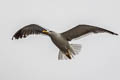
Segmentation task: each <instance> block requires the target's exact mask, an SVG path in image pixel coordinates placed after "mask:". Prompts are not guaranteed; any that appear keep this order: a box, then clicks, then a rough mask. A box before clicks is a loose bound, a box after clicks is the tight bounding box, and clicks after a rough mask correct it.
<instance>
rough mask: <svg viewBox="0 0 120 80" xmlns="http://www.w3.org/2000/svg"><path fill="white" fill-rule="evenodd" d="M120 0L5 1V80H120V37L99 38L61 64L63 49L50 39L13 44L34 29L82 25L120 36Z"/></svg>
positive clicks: (0, 75)
mask: <svg viewBox="0 0 120 80" xmlns="http://www.w3.org/2000/svg"><path fill="white" fill-rule="evenodd" d="M119 3H120V1H119V0H19V1H18V0H0V28H1V29H0V36H1V39H0V48H1V49H0V80H120V77H119V75H120V49H119V48H120V37H119V36H113V35H110V34H96V35H89V36H86V37H83V38H81V39H79V40H74V41H72V43H78V44H82V50H81V52H80V54H79V55H77V56H75V58H74V59H72V60H63V61H58V59H57V58H58V52H59V50H58V49H57V48H56V47H55V46H54V44H53V43H52V42H51V40H50V38H49V37H47V36H42V35H39V36H29V37H27V38H26V39H21V40H11V37H12V35H13V34H14V33H15V32H16V31H17V30H18V29H20V28H22V27H23V26H25V25H28V24H32V23H35V24H39V25H41V26H43V27H46V28H48V29H51V30H54V31H57V32H62V31H66V30H68V29H70V28H72V27H74V26H76V25H78V24H89V25H95V26H100V27H102V28H105V29H108V30H111V31H113V32H116V33H118V34H120V22H119V21H120V9H119V7H120V5H119Z"/></svg>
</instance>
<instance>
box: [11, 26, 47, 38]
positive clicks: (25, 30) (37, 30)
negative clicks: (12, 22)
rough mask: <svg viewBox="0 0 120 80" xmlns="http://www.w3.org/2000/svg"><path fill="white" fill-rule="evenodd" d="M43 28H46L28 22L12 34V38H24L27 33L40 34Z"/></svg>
mask: <svg viewBox="0 0 120 80" xmlns="http://www.w3.org/2000/svg"><path fill="white" fill-rule="evenodd" d="M43 30H46V29H44V28H42V27H41V26H39V25H37V24H30V25H27V26H25V27H23V28H21V29H20V30H18V31H17V32H16V33H15V34H14V35H13V37H12V39H13V38H15V39H19V38H26V37H27V36H28V35H31V34H40V33H42V31H43ZM42 34H45V33H42Z"/></svg>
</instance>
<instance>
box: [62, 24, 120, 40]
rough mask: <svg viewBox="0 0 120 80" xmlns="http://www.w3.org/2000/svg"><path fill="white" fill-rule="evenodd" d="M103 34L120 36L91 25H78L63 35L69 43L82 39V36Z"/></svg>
mask: <svg viewBox="0 0 120 80" xmlns="http://www.w3.org/2000/svg"><path fill="white" fill-rule="evenodd" d="M91 32H93V33H103V32H107V33H110V34H113V35H118V34H117V33H114V32H112V31H109V30H106V29H103V28H99V27H96V26H91V25H78V26H76V27H74V28H72V29H70V30H68V31H66V32H63V33H61V35H62V36H63V37H64V38H65V39H66V40H68V41H71V40H72V39H74V38H77V37H80V36H82V35H85V34H87V33H91Z"/></svg>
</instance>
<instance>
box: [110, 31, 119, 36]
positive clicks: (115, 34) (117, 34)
mask: <svg viewBox="0 0 120 80" xmlns="http://www.w3.org/2000/svg"><path fill="white" fill-rule="evenodd" d="M111 34H113V35H116V36H118V35H119V34H117V33H114V32H111Z"/></svg>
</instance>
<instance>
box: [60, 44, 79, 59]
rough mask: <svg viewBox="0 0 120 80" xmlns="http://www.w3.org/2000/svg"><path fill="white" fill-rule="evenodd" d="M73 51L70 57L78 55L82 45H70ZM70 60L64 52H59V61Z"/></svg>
mask: <svg viewBox="0 0 120 80" xmlns="http://www.w3.org/2000/svg"><path fill="white" fill-rule="evenodd" d="M70 45H71V48H72V51H70V52H69V53H70V56H71V57H73V56H74V55H76V54H78V53H79V52H80V50H81V45H80V44H70ZM67 59H69V58H68V57H67V56H66V55H65V53H64V52H62V51H59V55H58V60H67Z"/></svg>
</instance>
